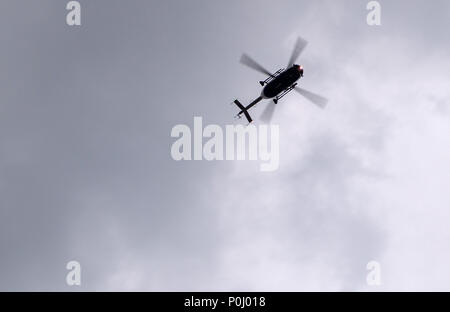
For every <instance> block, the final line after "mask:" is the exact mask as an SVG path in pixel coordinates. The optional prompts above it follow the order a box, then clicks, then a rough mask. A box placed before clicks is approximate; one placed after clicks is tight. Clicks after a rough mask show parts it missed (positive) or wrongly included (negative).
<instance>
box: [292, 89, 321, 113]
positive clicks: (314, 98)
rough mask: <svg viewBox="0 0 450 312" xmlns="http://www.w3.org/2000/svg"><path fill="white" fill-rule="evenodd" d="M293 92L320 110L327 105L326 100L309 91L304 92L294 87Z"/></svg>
mask: <svg viewBox="0 0 450 312" xmlns="http://www.w3.org/2000/svg"><path fill="white" fill-rule="evenodd" d="M295 91H297V92H298V93H300V94H301V95H303V96H304V97H305V98H307V99H308V100H310V101H311V102H313V103H314V104H316V105H317V106H319V107H320V108H325V106H327V103H328V99H326V98H324V97H323V96H321V95H318V94H315V93H313V92H311V91H308V90H305V89H303V88H299V87H295Z"/></svg>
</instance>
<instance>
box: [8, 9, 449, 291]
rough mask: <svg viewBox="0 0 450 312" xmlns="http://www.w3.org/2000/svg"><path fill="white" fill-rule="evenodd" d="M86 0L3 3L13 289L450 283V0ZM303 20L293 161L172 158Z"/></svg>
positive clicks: (289, 143) (283, 144)
mask: <svg viewBox="0 0 450 312" xmlns="http://www.w3.org/2000/svg"><path fill="white" fill-rule="evenodd" d="M80 2H81V6H82V11H81V14H82V17H81V19H82V25H81V26H79V27H69V26H67V25H66V13H67V11H66V9H65V5H66V2H65V1H60V0H39V1H24V0H3V1H1V2H0V12H1V13H0V14H1V18H0V40H1V42H2V48H1V49H0V290H31V291H35V290H43V291H46V290H58V291H59V290H63V291H74V290H98V291H109V290H148V291H157V290H158V291H160V290H169V291H173V290H185V291H190V290H195V291H198V290H203V291H215V290H221V291H223V290H231V291H232V290H246V291H264V290H270V291H280V290H287V291H298V290H328V291H336V290H350V291H353V290H356V291H358V290H369V291H378V290H381V291H384V290H402V291H403V290H447V291H449V290H450V267H449V265H448V264H449V263H450V247H449V246H450V228H449V226H448V220H449V218H450V193H449V192H448V185H449V184H450V162H449V159H450V144H449V142H448V138H449V134H450V108H449V99H450V89H449V87H448V86H449V85H450V84H449V83H450V79H449V72H450V57H449V56H450V55H449V54H450V53H449V52H450V38H449V35H448V29H449V28H450V3H449V2H448V1H446V0H435V1H432V2H430V1H424V0H423V1H419V0H416V1H410V0H409V1H406V0H403V1H399V0H398V1H380V3H381V8H382V17H381V22H382V25H381V26H375V27H373V26H372V27H370V26H368V25H367V23H366V15H367V10H366V4H367V2H368V1H364V0H345V1H331V0H330V1H299V0H295V1H294V0H292V1H289V0H282V1H276V2H274V1H267V0H263V1H238V0H231V1H218V0H214V1H207V0H192V1H180V0H178V1H175V0H165V1H138V0H133V1H127V2H126V3H125V2H124V1H119V0H97V1H80ZM299 35H301V36H302V37H304V38H306V39H307V40H308V42H309V44H308V47H307V49H306V50H305V51H304V53H303V54H302V56H301V58H300V59H299V63H300V64H302V65H303V66H304V68H305V77H304V78H303V79H302V80H301V81H300V83H301V84H302V86H304V87H305V88H307V89H310V90H312V91H315V92H318V93H321V94H323V95H325V96H327V97H328V98H329V99H330V103H329V105H328V107H327V108H326V109H325V110H320V109H317V107H315V106H314V105H312V104H310V103H308V102H307V101H306V100H305V99H304V98H302V97H300V96H299V95H298V94H289V95H287V96H286V97H285V98H283V100H282V101H280V103H279V105H278V106H277V110H276V112H275V117H274V123H276V124H279V125H280V168H279V170H277V171H275V172H269V173H267V172H260V171H259V163H258V162H239V161H222V162H220V161H218V162H207V161H191V162H176V161H174V160H173V159H172V158H171V156H170V147H171V144H172V143H173V142H174V139H173V138H171V137H170V132H171V129H172V127H174V126H175V125H177V124H187V125H190V126H191V125H192V124H193V117H194V116H202V117H203V121H204V123H205V124H219V125H226V124H233V123H235V120H234V119H233V115H234V114H235V113H236V109H235V107H231V106H230V105H228V104H229V103H230V102H231V101H232V100H234V99H235V98H239V99H240V100H241V102H243V103H248V102H249V101H251V100H252V99H254V98H255V97H257V96H258V95H259V93H260V86H259V84H258V83H257V82H258V81H259V80H261V79H264V77H263V76H262V75H261V74H259V73H257V72H254V71H252V70H250V69H248V68H246V67H244V66H242V65H240V64H239V62H238V61H239V58H240V55H241V53H242V52H247V53H249V54H250V55H252V56H253V57H254V58H255V59H257V60H258V61H259V62H260V63H262V64H263V65H264V66H265V67H266V68H268V69H269V70H271V71H276V70H277V69H279V68H281V67H283V66H285V64H286V63H287V60H288V58H289V55H290V52H291V49H292V47H293V44H294V42H295V38H296V37H297V36H299ZM265 105H266V104H265V103H263V104H261V105H260V106H257V107H256V108H255V109H254V110H253V113H252V114H253V115H254V116H255V117H258V115H259V114H260V112H261V111H262V109H263V108H264V106H265ZM257 123H258V122H257ZM71 260H76V261H79V262H80V263H81V268H82V285H81V286H80V287H69V286H67V285H66V282H65V278H66V274H67V272H68V271H67V270H66V268H65V266H66V264H67V262H69V261H71ZM372 260H375V261H378V262H379V263H380V265H381V279H382V285H381V286H378V287H369V286H367V284H366V275H367V273H368V271H367V270H366V265H367V263H368V262H369V261H372Z"/></svg>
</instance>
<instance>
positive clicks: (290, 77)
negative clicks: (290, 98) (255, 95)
mask: <svg viewBox="0 0 450 312" xmlns="http://www.w3.org/2000/svg"><path fill="white" fill-rule="evenodd" d="M302 76H303V68H302V67H301V66H298V65H293V66H292V67H290V68H288V69H286V70H285V71H283V72H282V73H280V74H279V75H278V76H276V77H275V78H273V80H271V81H270V82H268V83H267V85H266V86H265V87H264V89H263V90H262V92H261V97H263V98H266V99H270V98H274V97H276V96H277V95H278V94H280V93H282V92H283V91H285V90H286V89H288V88H289V87H291V86H292V85H293V84H294V83H295V82H296V81H297V80H299V79H300V78H301V77H302Z"/></svg>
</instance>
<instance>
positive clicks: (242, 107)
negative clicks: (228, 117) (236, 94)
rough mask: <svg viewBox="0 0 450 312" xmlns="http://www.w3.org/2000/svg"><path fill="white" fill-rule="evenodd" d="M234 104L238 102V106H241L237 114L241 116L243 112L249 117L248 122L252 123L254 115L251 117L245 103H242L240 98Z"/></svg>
mask: <svg viewBox="0 0 450 312" xmlns="http://www.w3.org/2000/svg"><path fill="white" fill-rule="evenodd" d="M234 104H236V106H237V107H239V109H240V110H241V111H240V112H239V113H238V114H237V116H238V117H239V118H240V117H241V114H244V115H245V118H247V120H248V122H249V123H251V122H252V121H253V120H252V117H250V114H249V113H248V111H247V108H245V107H244V105H242V104H241V102H239V101H238V100H235V101H234Z"/></svg>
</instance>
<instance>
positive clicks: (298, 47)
mask: <svg viewBox="0 0 450 312" xmlns="http://www.w3.org/2000/svg"><path fill="white" fill-rule="evenodd" d="M307 44H308V41H306V40H305V39H303V38H302V37H298V38H297V41H296V42H295V46H294V50H293V51H292V54H291V58H290V59H289V63H288V66H287V67H286V68H289V67H291V66H292V65H294V63H295V61H296V60H297V59H298V57H299V56H300V54H301V53H302V52H303V50H304V49H305V47H306V45H307Z"/></svg>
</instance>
